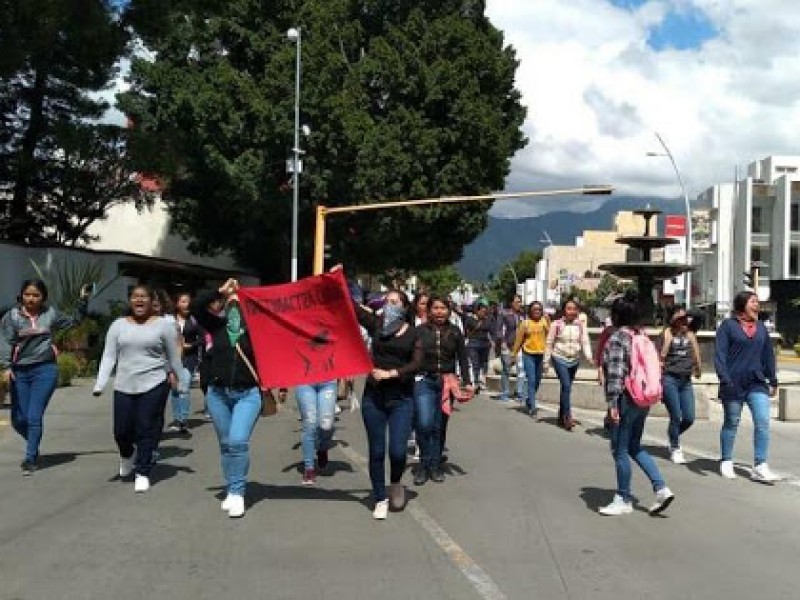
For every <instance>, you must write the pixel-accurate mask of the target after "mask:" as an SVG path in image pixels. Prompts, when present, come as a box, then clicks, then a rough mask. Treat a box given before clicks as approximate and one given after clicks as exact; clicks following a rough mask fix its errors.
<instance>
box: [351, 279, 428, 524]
mask: <svg viewBox="0 0 800 600" xmlns="http://www.w3.org/2000/svg"><path fill="white" fill-rule="evenodd" d="M408 306H409V301H408V297H407V296H406V295H405V293H403V292H402V291H400V290H390V291H389V292H387V293H386V298H385V304H384V306H383V311H382V314H381V315H380V316H379V315H376V314H375V313H374V312H372V311H371V310H369V309H368V308H365V307H364V306H361V305H360V304H356V305H355V309H356V316H357V317H358V321H359V323H360V324H361V325H362V326H363V327H364V328H366V329H367V331H368V332H369V334H370V337H371V338H372V364H373V365H374V368H373V369H372V373H370V375H369V376H368V377H367V381H366V384H365V385H364V394H363V396H362V400H361V416H362V418H363V420H364V427H365V428H366V431H367V443H368V447H369V477H370V481H371V483H372V495H373V498H374V500H375V508H374V510H373V512H372V516H373V517H374V518H375V519H379V520H383V519H385V518H386V516H387V513H388V511H389V504H390V502H391V507H392V509H393V510H402V509H403V508H404V507H405V502H406V498H405V496H406V491H405V487H403V484H402V483H401V482H400V480H401V478H402V476H403V471H404V470H405V468H406V447H407V442H408V437H409V435H410V434H411V427H412V422H413V419H414V374H415V373H416V372H417V371H418V370H419V368H420V366H421V364H422V346H421V344H420V343H419V342H418V339H417V331H416V329H415V328H414V327H412V326H411V325H409V323H408V322H407V320H406V311H407V310H408ZM387 433H388V437H389V444H388V453H389V482H390V484H389V493H388V496H387V492H386V466H385V460H386V452H387V444H386V437H387Z"/></svg>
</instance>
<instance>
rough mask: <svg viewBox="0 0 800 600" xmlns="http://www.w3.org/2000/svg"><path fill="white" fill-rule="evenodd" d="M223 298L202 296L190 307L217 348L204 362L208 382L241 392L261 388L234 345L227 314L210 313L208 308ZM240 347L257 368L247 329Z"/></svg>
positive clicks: (207, 294)
mask: <svg viewBox="0 0 800 600" xmlns="http://www.w3.org/2000/svg"><path fill="white" fill-rule="evenodd" d="M221 297H222V296H221V295H220V294H219V292H207V293H204V294H199V295H198V296H197V297H196V298H195V299H194V300H193V301H192V304H191V307H190V310H191V313H192V316H193V317H194V318H195V319H196V320H197V322H198V323H199V324H200V326H201V327H202V328H203V329H205V330H206V331H207V332H208V333H209V334H211V338H212V339H213V345H212V346H211V349H210V350H209V351H208V355H207V356H206V357H204V361H207V363H206V368H207V381H208V383H209V385H214V386H218V387H228V388H233V389H237V390H244V389H248V388H251V387H257V386H258V381H257V380H256V379H255V378H254V377H253V375H252V374H251V372H250V369H249V368H248V367H247V365H246V364H245V362H244V361H243V360H242V357H241V356H239V353H238V352H237V351H236V346H231V343H230V340H229V339H228V332H227V330H226V325H227V323H228V319H227V317H226V316H225V315H224V314H222V315H215V314H213V313H211V312H209V311H208V305H209V304H210V303H211V301H212V300H216V299H218V298H221ZM239 347H240V348H241V349H242V351H243V352H244V354H245V356H247V358H248V360H249V361H250V364H251V365H253V368H255V366H256V361H255V358H254V355H253V346H252V344H251V343H250V336H249V335H248V334H247V331H246V330H245V333H244V334H243V335H242V337H241V338H239Z"/></svg>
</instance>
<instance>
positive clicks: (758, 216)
mask: <svg viewBox="0 0 800 600" xmlns="http://www.w3.org/2000/svg"><path fill="white" fill-rule="evenodd" d="M763 213H764V211H763V210H762V209H761V207H760V206H754V207H753V210H752V217H751V220H752V227H751V228H750V230H751V231H752V232H753V233H764V227H763V223H762V222H761V221H762V217H763Z"/></svg>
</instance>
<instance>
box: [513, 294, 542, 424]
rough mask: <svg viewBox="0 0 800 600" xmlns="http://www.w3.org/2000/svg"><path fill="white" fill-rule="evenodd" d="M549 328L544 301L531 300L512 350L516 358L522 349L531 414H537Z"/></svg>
mask: <svg viewBox="0 0 800 600" xmlns="http://www.w3.org/2000/svg"><path fill="white" fill-rule="evenodd" d="M549 329H550V319H548V318H547V317H546V316H545V314H544V307H543V306H542V303H541V302H536V301H534V302H531V304H530V306H529V307H528V317H527V318H526V319H525V320H523V321H522V322H521V323H520V324H519V326H518V327H517V336H516V339H515V340H514V346H513V348H512V350H511V356H512V357H513V358H514V360H516V358H517V356H518V355H519V352H520V351H522V366H523V369H524V370H525V380H526V381H527V383H528V394H527V397H526V399H525V405H526V408H527V409H528V414H529V415H530V416H535V415H536V393H537V392H538V391H539V384H540V383H541V382H542V372H543V370H544V369H543V367H544V351H545V347H546V345H547V333H548V331H549ZM518 381H519V380H518Z"/></svg>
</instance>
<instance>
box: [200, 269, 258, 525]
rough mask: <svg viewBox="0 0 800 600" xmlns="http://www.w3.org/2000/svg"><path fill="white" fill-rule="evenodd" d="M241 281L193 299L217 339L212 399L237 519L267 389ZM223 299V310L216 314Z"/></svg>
mask: <svg viewBox="0 0 800 600" xmlns="http://www.w3.org/2000/svg"><path fill="white" fill-rule="evenodd" d="M238 289H239V283H238V282H237V281H236V280H235V279H228V280H227V281H226V282H225V283H224V284H223V285H222V286H221V287H220V288H219V290H218V291H217V292H210V293H206V294H200V295H198V296H197V298H195V300H193V301H192V303H191V314H192V316H193V317H194V318H195V319H196V320H197V322H198V323H199V324H200V326H201V327H202V328H203V329H205V330H206V331H207V332H208V333H209V334H210V335H211V336H212V338H213V344H212V347H211V350H210V351H209V354H208V358H207V360H208V364H207V371H208V372H207V377H208V392H207V394H206V402H207V405H208V412H209V413H210V414H211V420H212V422H213V423H214V430H215V431H216V433H217V439H218V441H219V448H220V454H221V462H222V474H223V476H224V477H225V482H226V487H227V495H226V497H225V499H224V500H223V501H222V505H221V507H222V510H224V511H226V512H227V513H228V516H229V517H231V518H237V517H242V516H244V513H245V501H244V495H245V488H246V486H247V472H248V470H249V468H250V436H251V435H252V433H253V429H254V427H255V424H256V421H257V420H258V416H259V413H260V412H261V393H260V391H259V386H258V381H257V379H256V376H255V370H254V368H253V366H252V365H254V364H255V359H254V356H253V348H252V345H251V342H250V336H249V334H248V332H247V329H246V328H245V322H244V319H243V318H242V313H241V310H240V308H239V301H238V296H237V291H238ZM219 298H222V299H223V300H224V301H225V307H224V309H223V311H222V312H221V313H214V312H211V310H210V309H209V307H210V306H211V305H212V303H213V302H214V301H215V300H217V299H219Z"/></svg>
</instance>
